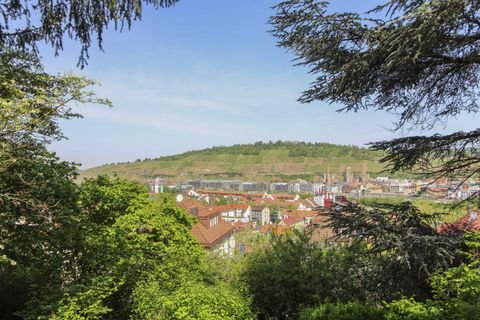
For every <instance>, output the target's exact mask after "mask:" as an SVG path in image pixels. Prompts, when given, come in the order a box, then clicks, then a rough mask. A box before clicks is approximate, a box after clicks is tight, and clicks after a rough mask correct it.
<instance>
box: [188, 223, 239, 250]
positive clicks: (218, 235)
mask: <svg viewBox="0 0 480 320" xmlns="http://www.w3.org/2000/svg"><path fill="white" fill-rule="evenodd" d="M233 230H234V226H232V225H231V224H230V223H228V222H225V221H219V222H218V223H217V224H216V225H214V226H213V227H210V228H207V227H205V226H204V225H203V224H201V223H197V224H195V225H194V226H193V228H192V234H193V236H194V237H195V238H196V239H197V240H198V242H199V243H200V244H201V245H202V246H203V247H205V248H210V247H213V246H214V245H216V244H217V243H219V242H221V241H222V240H223V239H224V238H226V237H227V236H229V235H230V234H231V233H232V232H233Z"/></svg>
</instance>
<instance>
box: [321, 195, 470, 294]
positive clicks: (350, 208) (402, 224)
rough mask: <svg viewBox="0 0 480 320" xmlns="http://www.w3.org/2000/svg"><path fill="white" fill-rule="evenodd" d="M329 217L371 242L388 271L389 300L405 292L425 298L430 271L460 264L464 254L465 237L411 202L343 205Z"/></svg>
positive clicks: (384, 281) (341, 230)
mask: <svg viewBox="0 0 480 320" xmlns="http://www.w3.org/2000/svg"><path fill="white" fill-rule="evenodd" d="M327 216H328V217H329V219H330V222H329V225H330V226H331V227H332V228H333V229H334V230H337V232H338V234H339V235H340V236H343V237H344V236H348V237H351V238H352V239H353V240H354V241H361V242H363V241H365V242H366V243H368V244H369V250H368V252H370V253H371V254H374V255H377V256H379V258H381V259H383V260H384V263H382V264H381V267H380V269H381V270H377V272H381V274H382V275H381V277H379V283H378V286H381V287H382V288H383V291H384V292H385V293H386V296H385V297H384V298H385V299H387V300H388V299H391V298H393V297H395V295H399V294H400V295H406V296H410V295H416V296H417V297H419V298H420V299H425V298H426V297H428V296H429V292H430V288H429V284H428V278H429V277H430V275H432V274H433V272H435V271H436V270H445V269H447V268H449V267H451V266H454V265H455V264H458V263H459V261H460V258H461V255H460V251H459V250H460V247H461V244H462V239H461V238H452V237H448V236H444V235H441V234H439V233H438V231H437V229H436V227H435V225H436V222H437V219H438V217H437V215H435V214H425V213H421V212H420V211H419V210H418V209H417V208H416V207H415V206H413V205H412V204H411V203H410V202H404V203H401V204H397V205H395V204H377V205H376V206H375V207H374V208H370V209H366V208H363V207H361V206H357V205H353V204H349V205H347V206H337V207H336V208H335V209H334V210H333V211H332V212H331V213H328V214H327Z"/></svg>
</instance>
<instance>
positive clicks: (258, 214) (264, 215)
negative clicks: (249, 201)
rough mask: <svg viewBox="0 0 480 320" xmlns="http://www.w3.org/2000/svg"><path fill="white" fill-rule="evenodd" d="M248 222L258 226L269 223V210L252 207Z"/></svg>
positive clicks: (261, 207) (263, 207) (262, 207)
mask: <svg viewBox="0 0 480 320" xmlns="http://www.w3.org/2000/svg"><path fill="white" fill-rule="evenodd" d="M250 221H254V222H256V223H257V224H259V225H262V226H263V225H264V224H267V223H270V209H269V208H268V207H265V206H254V207H252V213H251V215H250Z"/></svg>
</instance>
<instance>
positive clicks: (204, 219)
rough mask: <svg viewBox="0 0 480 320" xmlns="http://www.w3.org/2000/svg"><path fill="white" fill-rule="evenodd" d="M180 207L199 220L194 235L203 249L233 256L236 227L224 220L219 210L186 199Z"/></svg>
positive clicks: (193, 230)
mask: <svg viewBox="0 0 480 320" xmlns="http://www.w3.org/2000/svg"><path fill="white" fill-rule="evenodd" d="M179 206H180V207H182V208H184V209H185V210H187V211H188V212H190V213H191V214H192V215H194V216H195V217H197V218H198V222H197V223H196V224H195V225H194V226H193V228H192V234H193V236H194V237H195V238H196V239H197V240H198V242H199V243H200V245H201V246H202V247H203V248H205V249H207V250H211V251H216V252H219V253H221V254H224V255H230V256H231V255H233V252H234V249H235V237H234V232H235V227H234V226H233V225H232V224H231V223H229V222H226V221H224V220H223V219H222V216H221V215H222V213H221V212H220V211H219V210H217V209H215V208H213V207H212V206H205V205H203V204H202V202H200V201H198V200H194V199H185V200H183V201H181V202H180V203H179Z"/></svg>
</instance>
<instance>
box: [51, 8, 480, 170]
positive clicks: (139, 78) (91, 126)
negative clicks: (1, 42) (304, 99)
mask: <svg viewBox="0 0 480 320" xmlns="http://www.w3.org/2000/svg"><path fill="white" fill-rule="evenodd" d="M276 2H277V1H270V0H236V1H228V0H181V1H180V2H179V3H178V5H177V6H175V7H173V8H169V9H160V10H153V9H151V8H149V7H147V8H145V11H144V16H143V19H142V21H141V22H136V23H134V24H133V26H132V29H131V30H130V31H124V32H122V33H119V32H114V31H113V30H109V31H107V32H106V34H105V36H104V43H103V46H104V50H105V52H100V51H99V50H98V49H97V48H96V47H94V46H92V48H91V51H90V60H89V65H88V66H87V67H86V68H85V69H83V70H80V69H78V68H76V63H77V58H78V53H79V46H78V44H76V43H75V42H72V41H69V42H67V44H66V46H65V50H64V51H63V52H61V53H60V55H59V56H57V57H54V56H53V54H52V51H51V50H50V49H48V48H43V49H42V54H43V58H44V59H43V61H44V63H45V65H46V68H47V70H48V71H50V72H54V73H57V72H61V73H63V72H73V73H76V74H82V75H85V76H87V77H89V78H93V79H96V80H98V81H99V82H100V83H101V84H102V85H101V86H100V87H97V88H95V91H96V92H97V93H98V94H99V95H100V96H104V97H108V98H109V99H110V100H112V102H113V104H114V108H112V109H110V108H106V107H103V106H93V105H81V106H75V110H77V111H79V112H80V113H82V114H83V115H84V118H83V119H80V120H69V121H65V122H62V123H61V126H62V128H63V130H64V133H65V135H66V136H67V137H69V140H65V141H61V142H58V143H55V144H54V145H52V147H51V148H52V149H53V150H55V151H56V152H57V153H58V155H59V156H60V157H61V158H62V159H65V160H69V161H75V162H78V163H82V164H83V168H88V167H91V166H95V165H100V164H104V163H111V162H118V161H134V160H135V159H137V158H141V159H143V158H145V157H157V156H160V155H168V154H176V153H180V152H184V151H187V150H193V149H200V148H204V147H209V146H214V145H232V144H236V143H251V142H255V141H260V140H262V141H268V140H272V141H276V140H301V141H312V142H313V141H318V142H331V143H339V144H355V145H363V144H365V143H368V142H371V141H376V140H381V139H389V138H392V137H395V136H398V135H399V133H395V134H393V133H391V132H390V131H388V130H387V129H386V128H388V127H390V124H391V122H392V120H393V118H392V116H391V115H388V114H386V113H382V112H361V113H351V114H345V113H341V114H339V113H336V112H335V110H336V109H337V108H338V107H339V106H335V105H328V104H326V103H322V102H316V103H312V104H308V105H302V104H299V103H298V102H297V101H296V99H297V98H298V97H299V95H300V93H301V92H302V90H304V89H306V88H307V87H308V83H309V82H310V81H312V78H311V77H310V76H309V75H307V73H306V70H305V69H304V68H302V67H294V66H293V63H292V61H291V60H292V58H293V56H292V55H290V54H288V53H286V52H285V51H284V50H283V49H280V48H278V47H276V46H275V39H274V38H273V37H272V36H271V35H270V34H269V33H268V30H269V29H270V26H269V25H268V24H267V20H268V18H269V16H270V15H272V14H273V10H272V9H271V8H270V7H271V6H273V5H274V4H275V3H276ZM377 2H378V1H373V0H368V1H347V0H338V1H333V4H334V6H333V8H332V9H334V10H337V9H338V10H342V9H354V10H359V11H365V10H366V9H368V8H369V7H370V6H371V4H374V3H377ZM476 121H478V119H475V118H472V117H471V116H468V117H462V118H460V119H458V120H456V121H455V120H454V121H451V122H450V123H449V126H448V128H447V129H445V128H437V131H443V130H454V129H465V130H468V129H469V128H473V127H474V125H475V122H476Z"/></svg>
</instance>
